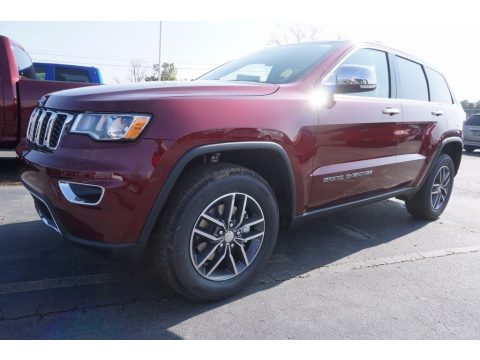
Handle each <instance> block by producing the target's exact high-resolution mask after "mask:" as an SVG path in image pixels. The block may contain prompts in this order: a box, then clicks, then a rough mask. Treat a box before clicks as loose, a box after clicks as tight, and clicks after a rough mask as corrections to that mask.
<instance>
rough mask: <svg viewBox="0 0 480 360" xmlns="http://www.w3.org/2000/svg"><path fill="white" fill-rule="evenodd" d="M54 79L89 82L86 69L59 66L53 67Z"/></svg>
mask: <svg viewBox="0 0 480 360" xmlns="http://www.w3.org/2000/svg"><path fill="white" fill-rule="evenodd" d="M55 80H56V81H69V82H85V83H88V82H90V79H89V77H88V71H86V70H84V69H76V68H67V67H61V66H58V67H56V68H55Z"/></svg>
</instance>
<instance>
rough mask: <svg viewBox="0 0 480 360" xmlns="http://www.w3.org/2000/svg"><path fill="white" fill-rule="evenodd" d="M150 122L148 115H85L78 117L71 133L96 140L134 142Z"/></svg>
mask: <svg viewBox="0 0 480 360" xmlns="http://www.w3.org/2000/svg"><path fill="white" fill-rule="evenodd" d="M149 121H150V116H148V115H134V114H90V113H83V114H80V115H78V116H77V118H76V119H75V121H74V122H73V125H72V127H71V128H70V132H71V133H75V134H87V135H90V136H91V137H92V138H94V139H95V140H120V139H126V140H134V139H136V138H137V137H138V136H139V135H140V134H141V132H142V131H143V129H144V128H145V126H147V124H148V122H149Z"/></svg>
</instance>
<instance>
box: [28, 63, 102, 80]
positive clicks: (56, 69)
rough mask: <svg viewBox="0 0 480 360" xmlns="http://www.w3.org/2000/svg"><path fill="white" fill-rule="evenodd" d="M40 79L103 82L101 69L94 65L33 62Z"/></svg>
mask: <svg viewBox="0 0 480 360" xmlns="http://www.w3.org/2000/svg"><path fill="white" fill-rule="evenodd" d="M33 65H34V66H35V71H36V72H37V78H38V79H39V80H52V81H68V82H85V83H92V84H103V79H102V75H101V74H100V70H99V69H98V68H96V67H93V66H78V65H67V64H51V63H40V62H35V63H33Z"/></svg>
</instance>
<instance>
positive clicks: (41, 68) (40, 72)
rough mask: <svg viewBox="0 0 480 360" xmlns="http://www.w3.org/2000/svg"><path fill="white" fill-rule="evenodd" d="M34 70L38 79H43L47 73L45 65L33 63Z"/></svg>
mask: <svg viewBox="0 0 480 360" xmlns="http://www.w3.org/2000/svg"><path fill="white" fill-rule="evenodd" d="M35 71H36V72H37V79H38V80H45V76H46V74H47V67H46V66H45V65H35Z"/></svg>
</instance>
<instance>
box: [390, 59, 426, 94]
mask: <svg viewBox="0 0 480 360" xmlns="http://www.w3.org/2000/svg"><path fill="white" fill-rule="evenodd" d="M396 59H397V67H398V85H397V95H398V98H400V99H409V100H421V101H428V87H427V79H426V78H425V73H424V72H423V68H422V65H420V64H418V63H416V62H413V61H410V60H407V59H404V58H402V57H400V56H396Z"/></svg>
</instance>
